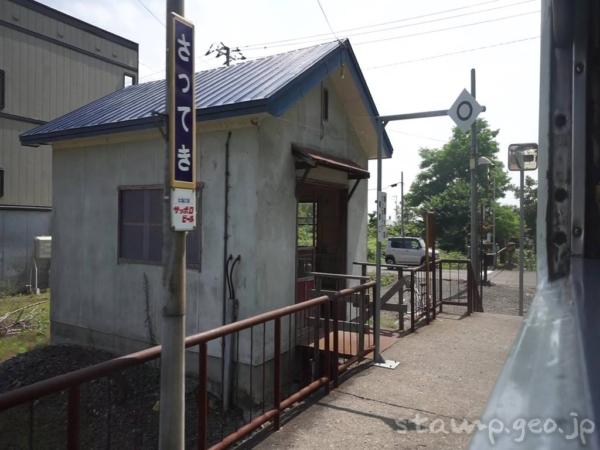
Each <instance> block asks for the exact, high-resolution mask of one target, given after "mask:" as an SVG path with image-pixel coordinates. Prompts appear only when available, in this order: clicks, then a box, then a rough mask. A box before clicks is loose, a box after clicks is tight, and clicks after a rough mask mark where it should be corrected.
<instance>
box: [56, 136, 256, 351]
mask: <svg viewBox="0 0 600 450" xmlns="http://www.w3.org/2000/svg"><path fill="white" fill-rule="evenodd" d="M226 137H227V132H212V133H208V134H202V135H201V138H200V139H199V140H198V142H199V155H200V158H199V160H200V165H199V167H200V169H199V174H198V179H199V180H201V181H203V182H204V183H205V186H204V188H203V192H202V200H201V226H202V247H203V252H202V253H203V254H202V271H201V272H199V271H197V270H188V309H187V330H186V332H187V334H192V333H197V332H198V331H200V330H206V329H209V328H213V327H216V326H218V325H220V324H221V317H222V314H221V305H222V288H223V278H222V273H223V263H222V255H223V233H224V231H223V221H224V215H223V202H224V170H225V169H224V167H225V165H224V155H225V151H224V146H225V141H226ZM231 152H232V154H235V155H236V157H235V158H232V167H231V171H232V173H233V174H236V175H235V176H236V177H237V176H238V175H239V177H240V178H241V180H240V181H237V180H235V179H234V178H233V177H232V182H231V184H232V194H231V197H232V198H231V199H230V204H231V210H230V211H232V214H233V216H234V217H233V219H230V220H232V221H236V222H239V223H240V224H243V225H241V226H243V227H244V234H243V237H244V238H243V239H240V240H237V241H236V239H234V238H232V244H231V248H232V251H237V252H238V253H241V254H242V255H243V258H244V259H243V264H240V266H239V270H238V272H237V278H236V280H237V283H238V293H239V296H240V298H248V297H250V296H254V285H255V283H254V280H255V276H254V270H253V265H252V260H251V254H250V252H249V251H248V250H247V249H254V248H255V244H256V243H255V241H254V240H253V239H252V236H253V235H254V234H255V233H253V230H252V222H253V220H254V216H255V214H256V208H255V206H253V198H252V197H253V193H254V192H255V191H254V190H253V189H252V183H253V181H252V175H251V173H252V161H253V160H254V161H255V160H256V154H257V143H256V138H255V132H254V130H253V129H251V128H248V129H239V130H236V131H234V132H233V136H232V139H231ZM238 154H239V157H237V156H238ZM163 157H164V144H163V143H162V142H161V141H160V140H158V139H152V140H145V141H139V142H129V143H121V144H117V145H96V146H87V147H85V148H65V149H60V148H59V149H56V150H55V151H54V167H55V171H54V187H55V189H54V223H53V225H54V249H55V251H54V259H53V266H54V267H55V268H56V270H54V271H53V272H52V280H51V281H52V288H53V299H54V301H53V307H52V311H51V316H52V321H53V338H54V339H55V340H56V341H63V340H75V341H79V342H80V343H85V344H90V345H95V346H98V347H100V348H106V349H109V350H112V351H116V352H118V353H124V352H127V351H131V350H133V349H135V348H139V347H145V346H147V345H148V344H149V343H150V334H154V335H155V336H156V337H157V339H159V338H160V311H161V303H162V302H161V299H160V298H158V295H159V292H160V283H161V275H162V268H161V267H160V266H158V265H150V264H132V263H119V261H118V248H117V242H118V241H117V236H118V219H117V217H118V214H117V213H118V187H119V186H127V185H156V184H161V182H162V179H163V178H162V176H163V173H162V170H163ZM245 172H248V174H249V175H248V174H245ZM244 177H250V179H249V180H248V181H245V180H244ZM246 182H248V183H250V184H249V187H250V189H248V186H246V185H245V183H246ZM242 183H244V184H242ZM254 197H255V193H254ZM254 203H255V201H254ZM150 328H152V333H151V332H150ZM212 350H213V352H214V351H216V346H215V348H214V349H212ZM211 353H212V352H211Z"/></svg>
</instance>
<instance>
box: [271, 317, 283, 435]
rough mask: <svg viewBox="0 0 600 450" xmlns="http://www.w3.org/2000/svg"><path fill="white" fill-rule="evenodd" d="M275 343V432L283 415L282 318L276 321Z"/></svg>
mask: <svg viewBox="0 0 600 450" xmlns="http://www.w3.org/2000/svg"><path fill="white" fill-rule="evenodd" d="M274 339H275V342H274V343H273V344H274V350H273V351H274V353H275V354H274V355H273V407H274V408H275V409H276V410H277V412H276V413H275V418H274V420H273V427H274V428H275V431H277V430H279V419H280V415H281V318H280V317H277V318H276V319H275V337H274Z"/></svg>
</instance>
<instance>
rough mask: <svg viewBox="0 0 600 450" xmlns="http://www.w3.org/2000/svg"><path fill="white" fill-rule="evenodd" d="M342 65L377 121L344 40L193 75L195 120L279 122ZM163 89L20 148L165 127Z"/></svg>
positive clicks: (82, 113)
mask: <svg viewBox="0 0 600 450" xmlns="http://www.w3.org/2000/svg"><path fill="white" fill-rule="evenodd" d="M341 64H344V65H345V66H346V68H349V69H350V71H351V72H352V74H353V75H354V79H355V80H358V82H359V84H360V86H359V91H360V92H361V94H362V97H363V101H364V104H365V108H366V109H367V110H368V111H369V113H370V114H371V115H372V116H373V117H375V116H377V114H378V113H377V108H376V107H375V103H374V102H373V99H372V97H371V94H370V92H369V89H368V87H367V84H366V81H365V79H364V77H363V75H362V72H361V71H360V67H359V66H358V62H357V61H356V57H355V55H354V52H353V51H352V47H351V46H350V43H349V41H347V40H346V41H342V42H338V41H335V42H330V43H327V44H321V45H317V46H314V47H308V48H303V49H299V50H294V51H291V52H287V53H281V54H277V55H272V56H267V57H264V58H260V59H256V60H251V61H246V62H243V63H239V64H235V65H233V66H229V67H220V68H218V69H212V70H205V71H202V72H198V73H196V76H195V80H194V82H195V83H196V105H199V107H198V109H197V113H196V117H197V120H198V121H204V120H213V119H220V118H227V117H234V116H239V115H244V114H255V113H259V112H267V113H270V114H272V115H275V116H279V115H281V114H283V112H285V110H287V108H289V107H290V106H291V105H292V104H294V103H295V102H296V101H298V100H299V99H300V98H301V97H302V96H304V95H305V94H306V93H307V92H308V91H309V90H310V89H312V88H313V87H315V86H316V85H317V84H318V83H319V82H320V81H321V80H323V79H324V78H325V77H327V76H328V75H329V73H331V72H332V71H334V70H336V69H339V67H340V65H341ZM165 86H166V83H165V80H159V81H151V82H149V83H143V84H138V85H132V86H129V87H126V88H123V89H121V90H118V91H116V92H113V93H112V94H109V95H107V96H105V97H102V98H100V99H98V100H96V101H94V102H92V103H89V104H87V105H85V106H83V107H81V108H79V109H76V110H74V111H72V112H70V113H68V114H66V115H64V116H62V117H59V118H57V119H55V120H53V121H51V122H48V123H47V124H44V125H41V126H39V127H37V128H34V129H32V130H29V131H27V132H25V133H23V134H22V135H21V142H22V143H23V144H24V145H40V144H47V143H49V142H54V141H59V140H65V139H73V138H78V137H85V136H95V135H98V134H106V133H114V132H119V131H129V130H134V129H143V128H149V127H153V126H156V125H158V124H160V123H162V122H163V121H164V117H165V113H166V111H165V103H166V101H165V94H166V87H165ZM373 123H375V120H374V119H373ZM384 140H385V145H384V150H385V153H386V154H387V155H388V156H391V154H392V146H391V143H390V141H389V139H388V137H387V135H386V136H385V139H384Z"/></svg>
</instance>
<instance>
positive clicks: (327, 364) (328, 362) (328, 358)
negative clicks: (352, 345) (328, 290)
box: [324, 297, 331, 394]
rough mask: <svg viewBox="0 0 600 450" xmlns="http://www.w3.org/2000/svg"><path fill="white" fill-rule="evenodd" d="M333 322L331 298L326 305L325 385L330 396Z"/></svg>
mask: <svg viewBox="0 0 600 450" xmlns="http://www.w3.org/2000/svg"><path fill="white" fill-rule="evenodd" d="M330 320H331V297H329V301H327V303H325V326H324V333H325V336H324V338H325V376H326V377H327V383H325V393H327V394H329V389H330V386H329V385H330V382H331V346H330V343H329V321H330Z"/></svg>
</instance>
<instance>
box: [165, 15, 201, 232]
mask: <svg viewBox="0 0 600 450" xmlns="http://www.w3.org/2000/svg"><path fill="white" fill-rule="evenodd" d="M171 20H172V21H173V27H172V30H173V35H172V36H170V48H171V52H170V55H169V58H171V69H170V70H171V77H170V82H169V86H168V89H169V90H170V94H171V95H170V99H171V101H170V104H169V105H168V109H169V166H170V172H171V226H172V227H173V229H174V230H176V231H187V230H193V229H194V228H195V227H196V191H195V189H196V170H197V167H196V107H195V104H194V25H193V24H191V23H190V22H188V21H187V20H185V19H183V18H182V17H181V16H179V15H177V14H175V13H171Z"/></svg>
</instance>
